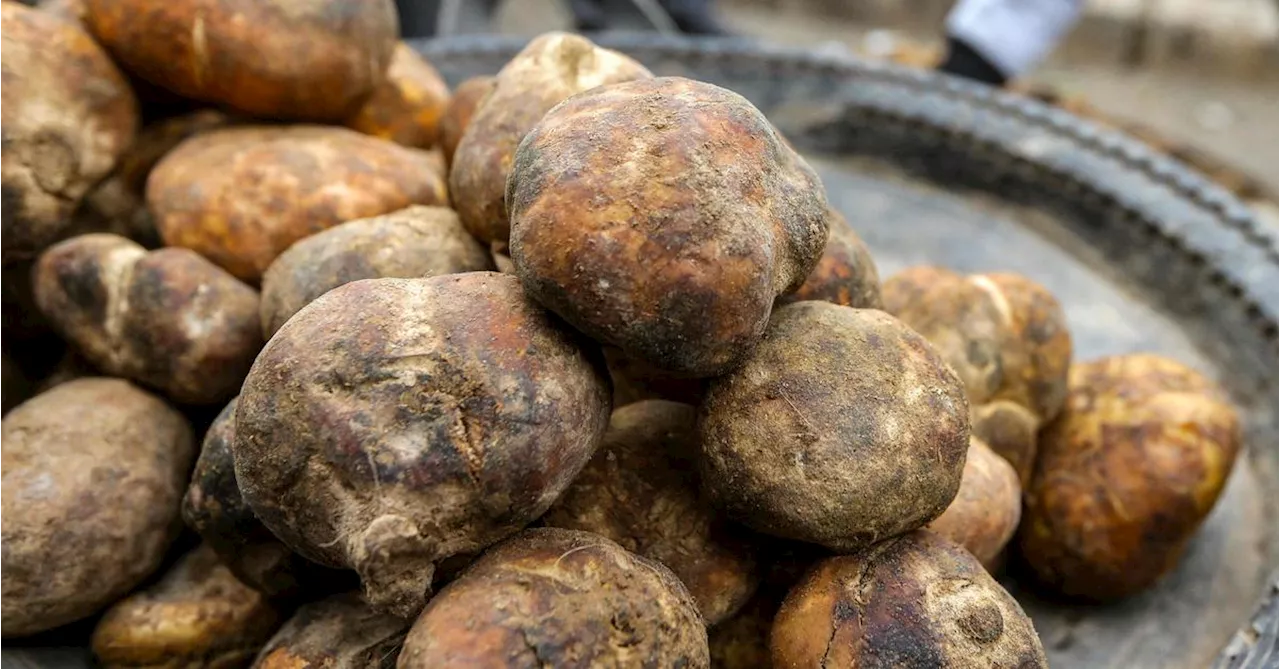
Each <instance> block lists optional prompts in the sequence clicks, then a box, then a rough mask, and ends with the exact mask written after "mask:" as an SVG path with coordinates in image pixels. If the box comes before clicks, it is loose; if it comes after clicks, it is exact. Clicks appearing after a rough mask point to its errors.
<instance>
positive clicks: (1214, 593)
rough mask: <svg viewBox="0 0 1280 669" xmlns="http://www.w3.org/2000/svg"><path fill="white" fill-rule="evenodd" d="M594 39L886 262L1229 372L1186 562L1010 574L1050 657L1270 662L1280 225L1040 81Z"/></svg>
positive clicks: (59, 639) (453, 43)
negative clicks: (790, 173)
mask: <svg viewBox="0 0 1280 669" xmlns="http://www.w3.org/2000/svg"><path fill="white" fill-rule="evenodd" d="M598 41H599V42H600V43H601V44H603V45H605V46H609V47H612V48H616V49H619V50H622V51H624V52H627V53H629V54H631V55H633V56H635V57H637V58H638V59H640V60H641V61H643V62H644V63H645V64H646V65H648V66H649V67H650V68H651V69H652V70H653V71H654V72H655V73H657V74H660V75H680V76H686V77H691V78H696V79H700V80H703V81H709V82H712V83H716V84H719V85H722V86H725V87H727V88H730V89H733V90H735V91H737V92H739V93H741V94H743V95H745V96H746V97H747V98H749V99H751V101H752V102H754V103H755V104H756V105H757V106H758V107H760V109H762V110H763V111H764V112H765V113H766V114H767V115H768V116H769V117H770V118H771V119H772V120H773V121H774V123H775V124H776V125H777V126H778V127H779V128H780V129H781V131H782V132H783V134H785V135H786V136H787V137H788V139H790V140H791V141H792V142H793V143H794V144H795V145H796V146H797V147H799V148H800V149H801V150H802V151H803V152H804V153H805V154H806V155H807V156H808V157H809V158H810V160H811V162H812V163H813V164H814V166H815V167H816V168H817V169H818V171H819V172H820V173H821V175H822V177H823V179H824V181H825V183H826V186H827V190H828V194H829V196H830V198H831V200H832V202H833V204H835V205H836V206H837V207H838V208H839V209H840V210H841V211H842V212H843V213H844V214H845V215H846V216H847V218H848V219H849V222H850V223H851V224H852V225H853V226H854V228H855V229H856V230H858V232H859V233H860V234H861V235H862V236H863V237H864V238H865V239H866V241H867V243H868V244H869V245H870V246H871V248H872V250H873V252H874V253H875V257H876V260H877V263H878V264H879V266H880V270H881V274H882V276H889V275H891V274H892V273H894V272H895V271H897V270H898V269H901V268H903V267H906V266H909V265H912V264H917V263H925V262H928V263H935V264H941V265H946V266H950V267H953V268H955V269H959V270H966V271H978V270H1012V271H1016V272H1021V273H1023V274H1026V275H1027V276H1030V277H1032V278H1033V279H1035V280H1037V281H1039V282H1041V283H1043V284H1044V285H1045V286H1047V287H1048V288H1049V289H1050V290H1052V291H1053V292H1054V293H1055V294H1056V295H1057V296H1058V298H1059V299H1060V300H1061V301H1062V303H1063V305H1064V307H1065V309H1066V312H1067V316H1068V319H1069V321H1070V324H1071V328H1072V334H1073V336H1074V339H1075V350H1076V356H1077V359H1090V358H1094V357H1097V356H1101V355H1106V354H1112V353H1124V352H1132V351H1153V352H1158V353H1162V354H1165V355H1169V356H1172V357H1174V358H1177V359H1179V360H1181V361H1183V362H1185V363H1187V364H1190V365H1192V366H1194V367H1196V368H1198V369H1200V370H1201V371H1203V372H1205V373H1207V374H1209V375H1211V376H1213V377H1214V378H1216V379H1217V380H1218V381H1219V382H1221V383H1222V384H1223V385H1224V386H1225V387H1227V388H1228V389H1229V390H1230V391H1231V394H1232V397H1233V399H1234V401H1235V402H1236V403H1237V405H1238V406H1239V408H1240V409H1241V411H1242V415H1243V417H1244V419H1245V422H1246V426H1247V430H1246V439H1247V446H1248V447H1247V449H1246V451H1245V452H1244V453H1242V455H1241V457H1240V460H1239V462H1238V463H1237V466H1236V468H1235V471H1234V472H1233V474H1232V477H1231V481H1230V483H1229V485H1228V487H1227V491H1226V493H1225V495H1224V497H1223V499H1222V500H1221V501H1220V503H1219V505H1218V507H1217V508H1216V509H1215V511H1214V512H1213V514H1212V515H1211V516H1210V518H1209V520H1208V521H1207V522H1206V524H1205V525H1204V527H1203V528H1202V529H1201V530H1200V532H1199V534H1198V535H1197V537H1196V538H1195V540H1194V541H1193V543H1192V545H1191V547H1190V549H1189V550H1188V552H1187V554H1186V556H1185V558H1184V559H1183V560H1182V562H1181V564H1180V566H1179V567H1178V568H1177V570H1176V571H1175V572H1174V573H1173V574H1171V575H1169V576H1168V577H1167V578H1165V579H1164V580H1163V581H1161V582H1160V583H1159V584H1158V585H1157V586H1156V587H1155V588H1153V589H1152V590H1150V591H1148V592H1146V593H1143V594H1141V595H1139V596H1136V597H1134V598H1132V599H1130V600H1127V601H1125V602H1122V603H1119V604H1114V605H1109V606H1081V605H1068V604H1064V603H1060V602H1052V601H1046V600H1043V599H1040V598H1038V597H1037V596H1035V594H1034V593H1031V592H1027V591H1025V590H1022V589H1019V588H1018V587H1017V585H1016V584H1014V583H1012V582H1010V583H1008V584H1007V585H1009V587H1010V588H1011V590H1013V591H1014V593H1015V594H1016V595H1017V596H1018V598H1019V600H1020V601H1021V602H1022V604H1023V606H1024V607H1025V608H1026V609H1027V610H1028V611H1029V612H1030V613H1031V615H1032V616H1033V617H1034V619H1035V623H1036V627H1037V629H1038V630H1039V632H1040V634H1041V637H1042V638H1043V640H1044V643H1045V648H1046V650H1047V651H1048V654H1049V658H1050V662H1051V664H1053V665H1054V666H1055V667H1088V668H1090V669H1094V668H1098V667H1126V668H1129V667H1205V666H1210V665H1213V666H1221V667H1274V666H1276V658H1277V642H1276V572H1275V564H1276V559H1277V514H1276V498H1277V382H1276V378H1277V373H1276V370H1277V338H1276V331H1277V301H1278V292H1277V291H1278V288H1277V283H1278V281H1280V274H1278V272H1277V242H1276V235H1275V232H1274V231H1273V230H1271V229H1270V228H1268V227H1267V226H1265V225H1264V224H1261V223H1259V222H1258V221H1257V220H1255V218H1254V217H1253V215H1252V214H1251V212H1250V210H1249V209H1248V208H1246V207H1245V206H1244V205H1242V204H1241V203H1240V202H1239V201H1237V200H1236V199H1234V198H1233V197H1232V196H1231V195H1229V194H1228V193H1226V192H1225V191H1224V190H1222V189H1220V188H1218V187H1216V186H1214V185H1212V184H1210V183H1209V182H1208V181H1207V180H1205V179H1204V178H1203V177H1201V176H1199V175H1197V174H1195V173H1193V172H1192V171H1190V170H1189V169H1187V168H1186V167H1184V166H1182V165H1180V164H1178V163H1176V162H1174V161H1172V160H1170V159H1168V158H1166V157H1164V156H1161V155H1159V154H1157V153H1155V152H1153V151H1152V150H1150V149H1148V148H1147V147H1145V146H1144V145H1142V144H1140V143H1139V142H1137V141H1135V140H1133V139H1131V138H1128V137H1126V136H1124V135H1121V134H1119V133H1116V132H1112V131H1109V130H1104V129H1102V128H1099V127H1097V126H1094V125H1091V124H1089V123H1087V122H1084V121H1082V120H1080V119H1078V118H1076V117H1073V116H1071V115H1070V114H1067V113H1065V112H1062V111H1060V110H1056V109H1053V108H1051V107H1048V106H1046V105H1043V104H1040V103H1037V102H1034V101H1031V100H1027V99H1022V98H1016V97H1013V96H1011V95H1006V94H1003V93H1000V92H998V91H992V90H988V89H985V88H983V87H979V86H976V85H970V84H967V83H966V82H962V81H956V80H952V79H949V78H945V77H940V76H937V75H934V74H931V73H924V72H919V71H914V70H908V69H904V68H899V67H894V66H890V65H885V64H880V63H872V62H864V61H859V60H854V59H850V58H847V57H833V56H819V55H813V54H806V53H802V52H797V51H793V50H784V49H774V48H767V47H762V46H759V45H753V44H749V43H744V42H718V41H706V40H699V41H691V40H684V39H680V38H670V37H661V36H655V35H616V36H602V37H600V38H599V39H598ZM523 43H524V40H521V39H517V38H502V37H494V36H475V37H455V38H448V39H442V40H434V41H423V42H419V43H417V44H415V47H416V48H418V49H419V51H421V52H422V53H424V54H425V55H426V56H427V57H428V58H429V59H430V60H431V62H432V63H433V64H435V66H436V67H437V68H438V69H439V70H440V71H441V73H442V74H443V75H444V76H445V78H446V79H448V80H449V82H450V84H451V85H457V84H458V83H459V82H460V81H461V80H462V79H465V78H466V77H469V76H473V75H477V74H491V73H494V72H496V71H497V70H498V69H499V68H500V67H501V66H502V65H503V64H504V63H505V62H506V61H507V60H509V59H510V58H511V57H512V56H513V55H514V54H515V53H516V52H517V51H518V50H519V49H520V48H521V47H522V46H523ZM86 629H87V627H86V625H79V626H77V627H76V628H75V629H74V630H68V631H67V632H65V633H58V634H53V635H44V636H42V637H41V639H38V640H34V641H28V642H25V643H22V644H8V645H9V647H8V648H6V649H5V651H6V652H4V654H3V656H4V657H3V664H4V667H5V669H8V667H10V666H11V665H12V666H15V667H16V666H20V665H26V666H45V667H52V666H58V667H71V666H76V667H79V666H84V665H85V663H86V661H87V658H86V653H85V652H84V650H83V646H81V647H79V648H72V647H70V646H73V645H79V644H83V639H84V636H83V634H84V632H85V630H86ZM16 645H22V646H25V648H18V647H15V646H16ZM56 646H62V648H61V649H60V650H59V649H56V648H55V647H56Z"/></svg>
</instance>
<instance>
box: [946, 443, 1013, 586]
mask: <svg viewBox="0 0 1280 669" xmlns="http://www.w3.org/2000/svg"><path fill="white" fill-rule="evenodd" d="M1021 518H1022V486H1021V485H1020V484H1019V483H1018V474H1017V472H1015V471H1014V470H1013V465H1010V464H1009V463H1008V462H1006V461H1005V459H1004V458H1002V457H1000V456H999V455H996V454H995V452H993V451H992V450H991V449H990V448H988V447H987V445H986V444H984V443H982V442H981V441H979V440H977V439H970V440H969V453H968V455H967V456H966V457H965V461H964V476H963V477H962V478H961V479H960V492H958V493H956V498H955V499H954V500H952V502H951V506H948V507H947V510H946V511H943V512H942V515H941V516H938V517H937V518H935V519H933V522H931V523H929V524H928V525H926V526H925V529H927V530H929V531H930V532H933V533H934V534H937V535H938V536H941V537H945V538H947V539H950V540H951V541H953V542H955V543H957V544H960V545H961V546H963V547H965V549H967V550H968V551H969V552H970V553H973V556H974V557H976V558H978V562H981V563H982V566H984V567H986V568H987V571H993V570H994V567H995V565H996V563H997V562H998V560H997V558H999V556H1000V552H1001V551H1003V550H1004V547H1005V544H1007V543H1009V539H1012V538H1013V533H1014V532H1015V531H1016V530H1017V529H1018V521H1019V520H1020V519H1021Z"/></svg>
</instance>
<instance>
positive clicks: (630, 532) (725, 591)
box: [542, 400, 760, 625]
mask: <svg viewBox="0 0 1280 669" xmlns="http://www.w3.org/2000/svg"><path fill="white" fill-rule="evenodd" d="M696 422H697V410H696V409H695V408H694V407H692V406H689V405H687V404H678V403H676V402H666V401H662V400H649V401H645V402H637V403H635V404H631V405H628V406H625V407H622V408H620V409H618V410H616V411H614V412H613V416H612V417H611V418H610V421H609V431H608V432H606V433H605V436H604V443H602V444H601V445H600V448H599V450H597V451H596V454H595V456H594V457H593V458H592V459H591V462H590V463H588V464H587V466H586V468H584V469H583V470H582V473H581V474H579V475H578V478H576V479H574V481H573V485H571V486H569V488H568V489H567V490H565V492H564V494H563V495H561V496H560V499H559V500H557V502H556V504H555V505H554V506H552V507H551V509H550V510H549V511H547V513H546V515H544V516H543V517H542V522H543V524H545V525H547V526H550V527H563V528H567V529H572V530H583V531H587V532H594V533H596V534H599V535H601V536H603V537H605V538H608V539H611V540H613V541H616V542H618V544H619V545H621V546H622V547H623V548H625V549H627V550H629V551H631V552H632V553H636V554H637V555H642V556H644V557H647V558H649V559H651V560H656V561H658V562H661V563H662V564H664V565H666V566H667V567H668V568H669V569H671V571H672V572H674V573H675V575H676V576H677V577H679V578H680V581H681V582H682V583H684V585H685V587H686V588H688V589H689V592H690V594H691V595H693V598H694V600H695V601H697V603H698V609H699V611H701V612H702V617H703V618H704V619H705V620H706V621H707V625H715V624H716V623H719V622H720V621H722V620H724V619H725V618H728V617H729V616H731V615H733V614H734V612H736V611H737V610H738V609H739V608H740V607H741V606H742V605H743V604H745V603H746V601H747V599H749V598H750V597H751V594H752V592H754V591H755V588H756V585H757V583H758V581H759V579H760V573H759V570H758V569H757V566H756V560H755V553H756V552H757V550H758V549H757V547H756V546H754V545H753V544H752V543H751V541H750V540H749V539H748V533H747V532H746V531H745V530H743V529H740V528H737V527H735V526H733V525H732V524H730V523H728V522H727V520H726V519H725V518H723V517H721V516H720V514H719V513H717V512H716V510H715V509H714V508H713V507H712V506H711V503H710V501H709V500H707V499H705V498H702V497H700V495H699V494H698V476H697V456H698V435H697V431H696V429H695V428H696V426H695V424H696Z"/></svg>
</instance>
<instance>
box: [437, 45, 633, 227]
mask: <svg viewBox="0 0 1280 669" xmlns="http://www.w3.org/2000/svg"><path fill="white" fill-rule="evenodd" d="M650 76H652V75H650V74H649V71H648V70H646V69H645V68H644V66H642V65H640V64H639V63H637V62H636V61H634V60H632V59H631V58H628V57H627V56H624V55H622V54H621V53H618V52H616V51H610V50H608V49H601V48H600V47H598V46H596V45H595V44H592V43H591V41H590V40H588V39H586V38H585V37H579V36H578V35H569V34H566V33H548V34H545V35H542V36H540V37H538V38H537V39H534V40H533V41H532V42H530V43H529V45H528V46H526V47H525V48H524V49H523V50H522V51H521V52H520V53H518V54H516V57H515V58H512V59H511V62H509V63H507V64H506V65H505V66H503V68H502V70H501V71H499V72H498V75H497V77H496V78H495V79H494V83H493V90H492V91H491V92H490V93H488V94H487V95H486V96H485V97H484V103H483V104H482V105H481V106H480V107H479V109H477V110H476V111H475V112H474V116H473V117H472V118H471V120H470V122H469V123H467V124H466V130H465V131H464V132H463V133H462V137H461V139H460V140H459V141H458V146H457V148H456V149H455V151H454V152H453V157H452V162H451V163H450V169H449V191H450V192H451V193H452V194H453V203H454V207H455V208H456V209H457V210H458V215H459V216H461V217H462V224H463V225H465V226H467V230H468V231H469V232H471V234H472V235H475V237H476V238H477V239H479V240H480V241H483V242H505V241H507V236H508V233H509V228H510V226H509V225H508V218H507V207H506V206H505V205H504V203H503V197H504V194H505V192H506V188H507V179H508V177H509V175H510V174H511V166H512V160H513V156H514V155H515V152H516V147H517V146H518V145H519V144H520V141H521V140H522V139H524V137H525V135H526V134H527V133H528V132H529V131H530V130H532V129H533V127H534V126H535V125H537V123H538V121H539V120H541V119H542V117H543V115H544V114H546V113H547V111H548V110H550V109H551V108H552V107H554V106H556V105H557V104H559V103H560V102H561V101H563V100H564V99H565V98H568V97H569V96H571V95H574V94H576V93H581V92H583V91H586V90H590V89H592V88H595V87H596V86H601V85H604V84H612V83H617V82H622V81H630V80H632V79H640V78H648V77H650Z"/></svg>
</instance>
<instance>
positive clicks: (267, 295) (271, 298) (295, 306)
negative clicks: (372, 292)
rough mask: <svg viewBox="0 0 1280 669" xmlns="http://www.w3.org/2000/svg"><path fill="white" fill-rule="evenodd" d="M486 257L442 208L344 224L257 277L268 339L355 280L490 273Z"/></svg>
mask: <svg viewBox="0 0 1280 669" xmlns="http://www.w3.org/2000/svg"><path fill="white" fill-rule="evenodd" d="M492 268H493V264H492V261H491V260H490V256H489V253H488V252H487V251H486V250H485V248H484V247H483V246H481V245H480V243H479V242H477V241H476V240H475V239H473V238H472V237H471V235H468V234H467V231H466V230H465V229H463V227H462V224H461V223H459V222H458V215H457V214H455V213H454V212H453V210H451V209H449V208H447V207H423V206H414V207H409V208H407V209H402V210H400V211H397V212H392V213H390V214H384V215H382V216H375V217H373V218H365V219H360V220H356V221H349V222H347V223H343V224H342V225H339V226H337V227H334V228H330V229H328V230H325V231H324V232H320V233H317V234H315V235H312V236H310V237H308V238H306V239H304V240H302V241H300V242H298V243H297V244H294V245H293V246H291V247H289V250H288V251H285V252H284V253H282V254H281V255H280V257H279V258H276V261H275V262H273V263H271V267H268V268H267V272H266V274H265V275H264V276H263V277H262V334H263V336H264V337H266V338H267V339H270V338H271V335H273V334H275V332H276V330H279V329H280V326H282V325H284V322H285V321H287V320H289V318H290V317H291V316H293V315H294V314H296V313H298V310H299V309H301V308H302V307H304V306H306V305H307V304H309V303H311V302H312V301H313V300H315V299H316V298H318V297H320V296H321V295H324V294H325V293H327V292H329V291H330V290H332V289H334V288H337V287H338V286H341V285H342V284H344V283H351V282H352V281H358V280H360V279H382V278H394V279H411V278H418V277H428V276H437V275H440V274H458V273H461V272H474V271H482V270H488V269H492Z"/></svg>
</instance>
